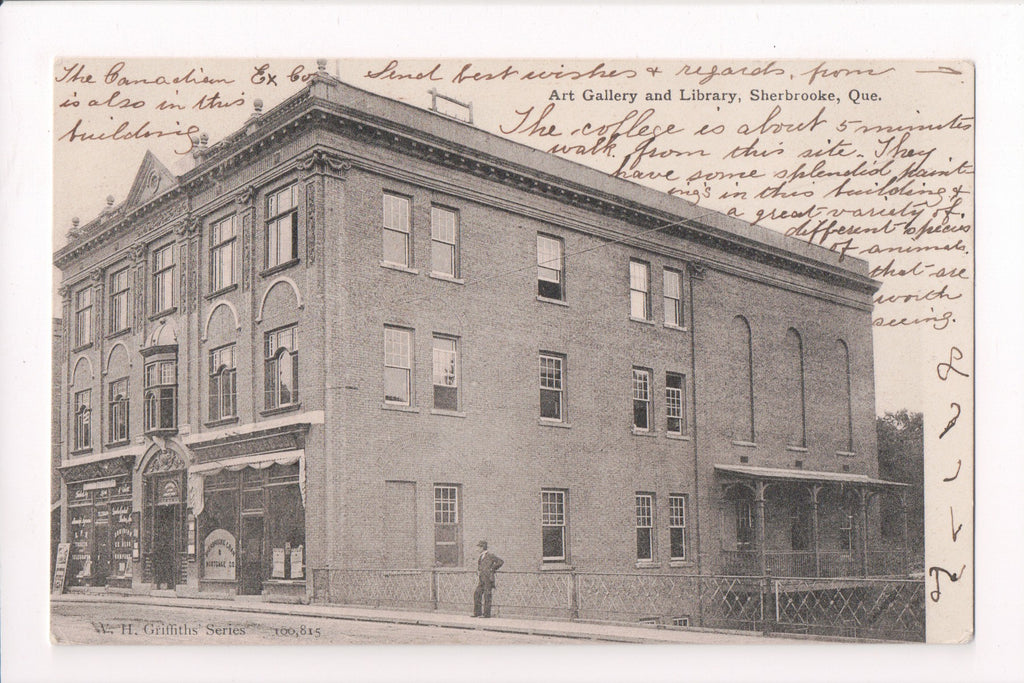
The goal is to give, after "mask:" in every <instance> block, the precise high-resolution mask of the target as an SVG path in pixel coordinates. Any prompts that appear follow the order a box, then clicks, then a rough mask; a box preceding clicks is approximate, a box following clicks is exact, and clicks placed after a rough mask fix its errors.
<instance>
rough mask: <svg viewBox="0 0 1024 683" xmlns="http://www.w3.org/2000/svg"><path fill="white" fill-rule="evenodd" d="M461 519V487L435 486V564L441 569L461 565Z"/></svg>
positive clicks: (450, 485) (449, 485)
mask: <svg viewBox="0 0 1024 683" xmlns="http://www.w3.org/2000/svg"><path fill="white" fill-rule="evenodd" d="M460 523H461V520H460V517H459V487H458V486H457V485H453V484H435V485H434V564H436V565H437V566H439V567H457V566H458V565H459V555H460V544H461V537H462V533H461V530H460V527H459V525H460Z"/></svg>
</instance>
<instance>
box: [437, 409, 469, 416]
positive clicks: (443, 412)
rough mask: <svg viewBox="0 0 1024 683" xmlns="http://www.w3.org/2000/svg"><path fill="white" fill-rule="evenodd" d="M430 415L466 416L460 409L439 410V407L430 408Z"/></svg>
mask: <svg viewBox="0 0 1024 683" xmlns="http://www.w3.org/2000/svg"><path fill="white" fill-rule="evenodd" d="M430 414H431V415H447V416H448V417H466V414H465V413H464V412H462V411H461V410H441V409H439V408H431V409H430Z"/></svg>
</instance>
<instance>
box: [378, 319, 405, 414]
mask: <svg viewBox="0 0 1024 683" xmlns="http://www.w3.org/2000/svg"><path fill="white" fill-rule="evenodd" d="M411 380H412V331H410V330H404V329H402V328H399V327H385V328H384V402H385V403H392V404H395V405H403V406H408V405H412V383H411Z"/></svg>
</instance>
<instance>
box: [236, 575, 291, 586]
mask: <svg viewBox="0 0 1024 683" xmlns="http://www.w3.org/2000/svg"><path fill="white" fill-rule="evenodd" d="M233 583H237V582H233ZM263 583H269V584H270V585H272V586H274V585H277V586H305V585H306V578H305V577H302V578H300V579H282V578H276V579H267V580H265V581H264V582H263Z"/></svg>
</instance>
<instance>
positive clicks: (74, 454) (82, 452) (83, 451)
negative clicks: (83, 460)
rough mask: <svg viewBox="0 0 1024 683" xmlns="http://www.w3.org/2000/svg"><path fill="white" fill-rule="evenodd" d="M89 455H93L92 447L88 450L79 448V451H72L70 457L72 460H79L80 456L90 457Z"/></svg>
mask: <svg viewBox="0 0 1024 683" xmlns="http://www.w3.org/2000/svg"><path fill="white" fill-rule="evenodd" d="M89 453H92V446H89V447H88V448H79V449H77V450H74V451H71V453H69V455H70V456H71V457H72V458H77V457H78V456H80V455H88V454H89Z"/></svg>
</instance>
